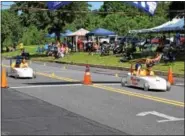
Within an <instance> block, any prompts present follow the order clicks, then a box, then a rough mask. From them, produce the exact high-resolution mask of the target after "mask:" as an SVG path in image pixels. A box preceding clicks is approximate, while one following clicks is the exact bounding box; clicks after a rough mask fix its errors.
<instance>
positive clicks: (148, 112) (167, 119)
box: [136, 111, 184, 123]
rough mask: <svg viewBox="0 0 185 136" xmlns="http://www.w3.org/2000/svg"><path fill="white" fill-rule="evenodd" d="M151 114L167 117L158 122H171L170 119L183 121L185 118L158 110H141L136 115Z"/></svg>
mask: <svg viewBox="0 0 185 136" xmlns="http://www.w3.org/2000/svg"><path fill="white" fill-rule="evenodd" d="M149 114H151V115H155V116H158V117H161V118H165V119H164V120H158V121H157V122H158V123H162V122H169V121H181V120H184V118H176V117H172V116H169V115H165V114H163V113H159V112H157V111H147V112H141V113H138V114H137V115H136V116H146V115H149Z"/></svg>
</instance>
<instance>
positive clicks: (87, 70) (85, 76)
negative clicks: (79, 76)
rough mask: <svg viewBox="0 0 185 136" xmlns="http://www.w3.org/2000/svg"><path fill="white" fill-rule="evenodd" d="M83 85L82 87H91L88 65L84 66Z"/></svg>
mask: <svg viewBox="0 0 185 136" xmlns="http://www.w3.org/2000/svg"><path fill="white" fill-rule="evenodd" d="M83 84H84V85H91V84H92V80H91V74H90V69H89V66H88V65H87V66H86V70H85V74H84V81H83Z"/></svg>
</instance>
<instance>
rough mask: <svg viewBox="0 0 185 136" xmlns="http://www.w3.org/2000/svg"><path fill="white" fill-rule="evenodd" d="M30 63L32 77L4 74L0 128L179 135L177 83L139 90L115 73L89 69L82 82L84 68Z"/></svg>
mask: <svg viewBox="0 0 185 136" xmlns="http://www.w3.org/2000/svg"><path fill="white" fill-rule="evenodd" d="M3 64H4V65H8V64H9V61H6V60H5V61H3ZM30 66H31V67H32V68H33V69H34V70H36V72H37V74H38V75H37V78H36V79H16V80H15V79H14V78H10V77H9V78H8V84H9V88H8V89H4V90H2V132H4V133H7V134H12V135H13V134H19V135H21V134H25V135H26V134H40V135H41V134H49V135H51V134H52V135H55V134H61V135H62V134H76V135H79V134H95V135H101V134H103V135H107V134H111V135H112V134H114V135H184V87H183V86H177V85H176V86H172V89H171V91H170V92H160V91H148V92H145V91H143V90H142V89H138V88H129V87H121V85H120V81H121V77H117V76H114V75H113V74H112V75H110V74H106V73H104V72H103V74H101V73H97V72H94V71H95V70H94V71H93V70H92V72H91V76H92V80H93V83H94V84H93V85H90V86H84V85H82V84H81V81H82V80H83V76H84V71H85V68H84V67H78V68H76V69H75V68H74V67H72V66H67V67H66V65H59V64H57V65H55V64H54V65H51V64H47V63H46V64H45V65H44V64H37V63H33V62H32V63H31V65H30ZM70 67H71V68H70ZM99 71H101V70H99ZM107 71H108V70H107ZM110 73H111V71H110ZM125 74H126V72H123V73H122V76H125ZM66 113H70V115H71V116H67V115H68V114H67V115H66ZM17 123H19V125H16V124H17Z"/></svg>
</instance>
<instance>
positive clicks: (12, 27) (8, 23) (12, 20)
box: [1, 10, 22, 49]
mask: <svg viewBox="0 0 185 136" xmlns="http://www.w3.org/2000/svg"><path fill="white" fill-rule="evenodd" d="M21 36H22V27H21V24H20V18H19V16H18V15H17V14H15V13H13V12H11V11H9V10H3V11H2V25H1V43H2V45H3V46H9V45H12V44H13V43H15V42H18V41H19V39H20V38H21ZM1 49H2V48H1Z"/></svg>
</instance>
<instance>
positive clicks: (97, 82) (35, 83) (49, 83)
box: [24, 81, 121, 85]
mask: <svg viewBox="0 0 185 136" xmlns="http://www.w3.org/2000/svg"><path fill="white" fill-rule="evenodd" d="M92 83H93V84H121V82H120V81H93V82H92ZM24 84H27V85H67V84H83V82H80V81H79V82H67V81H63V82H34V83H24Z"/></svg>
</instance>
